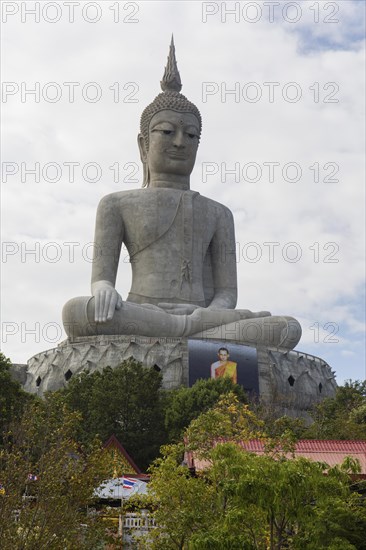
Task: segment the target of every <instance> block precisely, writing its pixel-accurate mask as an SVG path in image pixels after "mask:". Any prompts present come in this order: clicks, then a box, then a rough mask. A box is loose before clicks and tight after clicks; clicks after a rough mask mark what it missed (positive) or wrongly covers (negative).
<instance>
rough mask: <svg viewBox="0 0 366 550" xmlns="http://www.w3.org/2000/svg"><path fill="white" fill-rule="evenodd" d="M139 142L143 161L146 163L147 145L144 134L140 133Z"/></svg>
mask: <svg viewBox="0 0 366 550" xmlns="http://www.w3.org/2000/svg"><path fill="white" fill-rule="evenodd" d="M137 143H138V146H139V150H140V159H141V162H143V163H145V162H146V161H147V146H146V141H145V138H144V136H143V135H142V134H139V135H138V136H137Z"/></svg>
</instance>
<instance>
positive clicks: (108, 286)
mask: <svg viewBox="0 0 366 550" xmlns="http://www.w3.org/2000/svg"><path fill="white" fill-rule="evenodd" d="M92 294H93V296H94V298H95V321H96V322H97V323H105V322H106V321H111V320H112V319H113V315H114V312H115V310H116V309H121V307H122V298H121V296H120V295H119V294H118V292H117V290H116V289H115V288H114V286H113V285H112V283H110V282H109V281H97V282H95V283H93V284H92Z"/></svg>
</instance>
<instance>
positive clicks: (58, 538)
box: [0, 394, 104, 550]
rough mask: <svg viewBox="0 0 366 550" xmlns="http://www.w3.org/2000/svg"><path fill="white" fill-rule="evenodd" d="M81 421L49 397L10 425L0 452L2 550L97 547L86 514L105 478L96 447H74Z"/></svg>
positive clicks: (98, 530) (96, 529)
mask: <svg viewBox="0 0 366 550" xmlns="http://www.w3.org/2000/svg"><path fill="white" fill-rule="evenodd" d="M80 421H81V418H80V414H79V413H76V412H71V411H70V410H68V408H67V407H66V406H65V404H64V403H63V402H62V400H61V399H60V398H59V396H57V395H56V394H53V395H51V396H48V397H47V398H46V399H45V400H44V401H40V400H39V401H36V402H35V403H31V404H30V405H29V406H28V407H27V408H26V410H25V412H24V415H23V417H22V418H21V419H20V420H19V421H15V422H13V423H12V425H11V426H10V430H9V431H8V433H7V435H6V437H5V439H4V445H3V448H2V449H1V450H0V480H1V484H2V486H3V488H4V491H5V494H2V495H0V540H1V548H2V549H4V550H13V549H15V548H16V549H19V550H20V549H26V550H40V549H42V548H44V549H46V548H47V549H52V550H58V549H60V550H61V549H62V550H64V549H70V550H71V549H74V548H80V549H82V548H95V547H96V544H97V543H98V541H100V540H102V539H103V538H104V535H103V532H104V529H103V528H102V527H100V526H99V525H98V524H97V523H96V521H95V520H93V519H92V518H91V517H90V516H88V515H87V514H86V507H87V505H88V504H89V503H91V502H93V501H94V497H93V491H94V488H95V487H97V486H98V485H99V484H100V483H101V481H102V480H103V479H104V469H103V455H102V451H101V449H100V445H99V446H98V445H97V444H93V445H90V446H89V447H88V448H87V447H85V446H81V445H80V444H79V443H78V441H77V438H76V437H77V433H78V428H79V424H80ZM30 475H31V478H30Z"/></svg>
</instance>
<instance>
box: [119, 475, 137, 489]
mask: <svg viewBox="0 0 366 550" xmlns="http://www.w3.org/2000/svg"><path fill="white" fill-rule="evenodd" d="M136 483H137V481H136V480H135V479H131V478H130V477H124V478H123V485H122V487H123V489H133V488H134V486H135V485H136Z"/></svg>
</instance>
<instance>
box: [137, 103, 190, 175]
mask: <svg viewBox="0 0 366 550" xmlns="http://www.w3.org/2000/svg"><path fill="white" fill-rule="evenodd" d="M198 140H199V123H198V120H197V118H196V117H195V116H194V115H193V114H191V113H176V112H175V111H170V110H166V111H160V112H159V113H156V115H154V116H153V118H152V119H151V122H150V126H149V149H148V150H147V151H146V147H145V144H141V143H140V149H142V151H141V153H142V156H143V155H145V159H146V162H147V164H148V166H149V170H150V174H176V175H181V176H189V175H190V174H191V172H192V170H193V167H194V163H195V160H196V154H197V148H198Z"/></svg>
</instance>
